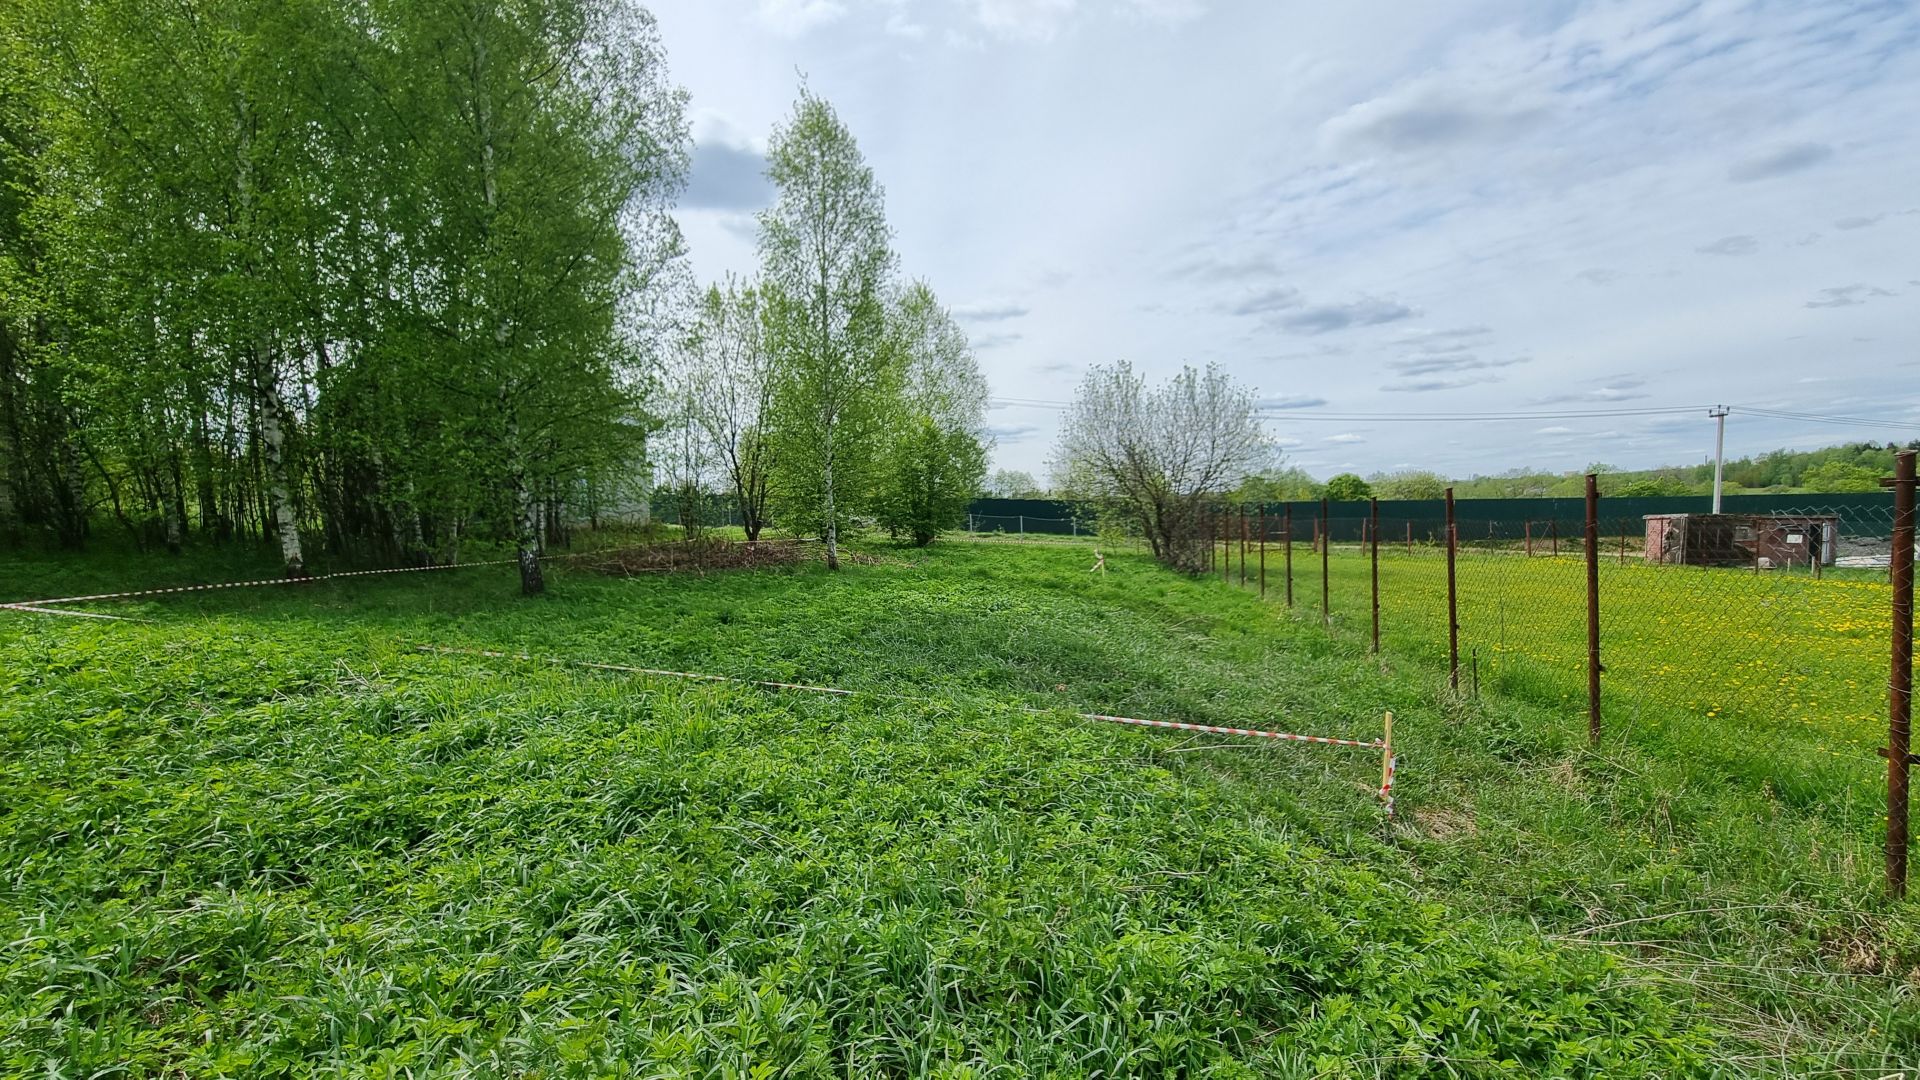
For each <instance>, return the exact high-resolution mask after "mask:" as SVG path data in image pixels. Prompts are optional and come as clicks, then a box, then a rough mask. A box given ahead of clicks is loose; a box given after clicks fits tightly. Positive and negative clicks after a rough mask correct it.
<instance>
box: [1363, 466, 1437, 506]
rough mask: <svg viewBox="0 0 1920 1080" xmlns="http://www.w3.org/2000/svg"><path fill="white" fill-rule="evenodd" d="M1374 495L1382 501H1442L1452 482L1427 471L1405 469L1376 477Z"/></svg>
mask: <svg viewBox="0 0 1920 1080" xmlns="http://www.w3.org/2000/svg"><path fill="white" fill-rule="evenodd" d="M1371 485H1372V487H1373V494H1375V495H1377V496H1379V497H1380V498H1381V499H1383V500H1385V499H1442V498H1445V497H1446V494H1447V488H1449V487H1451V486H1452V481H1450V480H1448V479H1447V478H1446V477H1444V476H1441V475H1440V474H1439V473H1436V472H1428V471H1426V470H1425V469H1405V470H1402V471H1400V472H1396V473H1384V474H1379V475H1376V476H1374V478H1373V480H1372V481H1371Z"/></svg>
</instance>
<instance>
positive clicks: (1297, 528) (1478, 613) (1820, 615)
mask: <svg viewBox="0 0 1920 1080" xmlns="http://www.w3.org/2000/svg"><path fill="white" fill-rule="evenodd" d="M1620 503H1621V504H1624V505H1620V506H1619V507H1618V509H1617V510H1611V511H1610V507H1609V504H1608V500H1607V499H1606V498H1605V497H1604V494H1602V497H1601V498H1600V499H1599V500H1598V504H1597V505H1598V512H1597V514H1596V516H1595V529H1594V532H1595V536H1594V540H1593V547H1594V552H1595V555H1596V560H1595V562H1596V563H1597V565H1595V566H1594V567H1593V571H1594V574H1595V579H1596V583H1597V586H1598V587H1597V591H1596V592H1595V593H1594V595H1595V596H1596V597H1597V609H1598V610H1597V621H1598V633H1599V653H1600V661H1601V671H1602V676H1601V695H1600V701H1601V709H1600V714H1601V729H1600V730H1601V731H1602V733H1603V738H1604V739H1605V740H1617V739H1634V740H1641V739H1645V740H1657V741H1658V743H1659V744H1660V745H1661V746H1663V747H1664V748H1666V749H1667V750H1668V751H1672V752H1677V753H1680V754H1684V755H1687V756H1688V757H1689V758H1691V759H1693V760H1696V761H1700V762H1724V763H1726V764H1727V765H1728V766H1729V767H1730V771H1729V773H1728V775H1733V774H1735V773H1738V774H1741V775H1746V776H1749V777H1758V778H1760V779H1761V780H1762V781H1763V782H1764V783H1765V785H1766V787H1767V790H1768V791H1769V792H1770V793H1771V794H1773V795H1775V796H1776V797H1778V798H1780V799H1781V800H1782V801H1783V802H1784V803H1787V804H1798V805H1813V804H1820V805H1825V806H1828V807H1830V808H1838V809H1840V810H1841V812H1842V814H1843V815H1844V816H1846V817H1848V818H1849V819H1852V818H1854V817H1856V816H1858V817H1859V818H1860V820H1861V821H1866V820H1869V819H1873V818H1877V817H1878V815H1879V811H1878V810H1877V809H1875V808H1876V807H1877V806H1878V805H1879V804H1880V803H1881V802H1882V800H1883V798H1884V794H1883V793H1884V791H1885V784H1886V779H1885V772H1886V764H1885V762H1884V760H1883V759H1882V757H1881V756H1879V754H1878V753H1877V752H1878V751H1879V750H1881V748H1883V747H1884V746H1885V744H1886V739H1887V737H1888V736H1887V723H1888V720H1887V717H1888V704H1889V702H1888V693H1889V691H1888V675H1887V660H1888V649H1889V628H1890V625H1891V622H1892V620H1891V619H1890V616H1889V612H1890V608H1891V605H1892V602H1893V592H1894V590H1893V586H1892V584H1891V582H1890V581H1889V566H1890V564H1891V563H1892V562H1893V558H1892V556H1893V543H1894V540H1893V537H1894V532H1895V529H1894V509H1893V504H1892V502H1891V501H1888V502H1886V503H1885V504H1876V505H1862V503H1863V500H1860V499H1850V500H1848V501H1846V502H1845V503H1838V504H1829V503H1822V502H1820V501H1819V500H1818V499H1817V498H1816V499H1810V500H1808V501H1807V502H1806V503H1804V504H1800V505H1793V504H1787V505H1776V506H1772V507H1769V508H1768V509H1767V511H1766V512H1763V513H1758V512H1741V513H1732V514H1723V515H1712V514H1699V513H1690V514H1645V513H1631V512H1623V511H1628V510H1638V509H1640V507H1638V506H1634V505H1633V504H1632V503H1630V502H1628V501H1627V500H1620ZM1573 507H1574V508H1575V509H1574V512H1573V513H1571V514H1567V513H1560V514H1558V515H1552V514H1549V515H1545V516H1539V517H1526V516H1516V517H1493V516H1488V515H1484V514H1482V515H1473V516H1468V515H1458V516H1456V518H1455V521H1454V535H1455V545H1454V550H1453V553H1452V555H1453V557H1452V560H1451V563H1452V566H1451V575H1452V577H1453V584H1452V588H1451V589H1449V582H1448V578H1449V558H1448V543H1447V528H1446V525H1445V523H1444V520H1442V521H1439V522H1436V521H1435V520H1434V519H1433V517H1432V514H1431V511H1430V508H1429V507H1427V506H1425V505H1421V506H1419V507H1411V506H1409V507H1408V508H1407V511H1408V512H1404V513H1403V512H1400V510H1401V508H1400V507H1398V506H1396V504H1394V503H1390V502H1383V503H1380V504H1379V505H1378V508H1377V511H1374V512H1370V513H1368V514H1366V515H1365V516H1355V515H1354V514H1352V513H1351V512H1350V511H1351V509H1352V507H1351V504H1348V505H1347V506H1342V507H1338V508H1337V509H1339V510H1341V511H1348V512H1346V513H1342V514H1340V515H1339V516H1328V515H1327V514H1326V510H1325V508H1324V507H1323V505H1322V504H1318V503H1294V504H1289V505H1283V506H1280V507H1273V506H1268V507H1262V508H1248V509H1247V510H1246V511H1245V512H1244V515H1243V513H1242V511H1241V509H1240V508H1237V507H1236V508H1226V509H1223V510H1222V511H1221V513H1220V514H1218V515H1217V516H1216V520H1215V521H1214V523H1213V524H1212V526H1211V528H1210V533H1211V535H1212V536H1213V538H1214V541H1215V542H1214V550H1215V556H1214V558H1213V560H1212V562H1211V566H1212V569H1213V572H1214V573H1216V574H1219V575H1220V576H1221V577H1222V579H1223V580H1225V581H1228V582H1230V583H1235V584H1238V583H1240V582H1241V581H1242V577H1241V571H1240V558H1241V555H1240V546H1241V543H1242V536H1243V535H1244V536H1245V537H1247V542H1248V544H1249V553H1248V555H1247V559H1248V565H1249V566H1256V567H1257V566H1258V565H1259V563H1260V552H1261V550H1262V549H1263V548H1264V550H1265V562H1266V566H1267V576H1266V586H1265V595H1266V597H1267V598H1268V599H1269V600H1270V601H1275V602H1279V603H1282V604H1286V603H1289V602H1290V604H1291V606H1292V607H1293V608H1294V609H1295V610H1296V612H1298V613H1299V614H1301V615H1303V616H1305V617H1307V618H1310V619H1313V618H1317V619H1320V620H1324V621H1325V623H1326V624H1327V625H1328V627H1329V628H1330V629H1332V630H1335V631H1338V632H1340V633H1343V634H1351V635H1355V636H1357V637H1359V638H1361V639H1362V640H1364V641H1366V642H1367V643H1368V645H1369V647H1372V646H1373V645H1374V643H1375V642H1376V641H1377V642H1378V647H1379V648H1381V649H1383V650H1384V651H1387V652H1389V653H1398V654H1402V655H1410V656H1417V657H1420V658H1422V659H1424V660H1427V661H1434V662H1438V663H1439V664H1441V665H1443V666H1447V667H1448V669H1449V670H1450V671H1452V670H1454V669H1452V668H1451V665H1452V664H1453V663H1454V662H1455V661H1454V658H1455V656H1456V655H1457V663H1458V668H1457V679H1458V683H1457V685H1458V687H1459V690H1460V692H1461V693H1463V694H1466V695H1475V694H1479V693H1482V692H1500V693H1503V694H1508V695H1513V696H1518V697H1520V698H1523V699H1526V700H1531V701H1534V702H1536V703H1540V704H1545V705H1548V706H1551V707H1556V708H1564V709H1565V710H1567V711H1568V712H1569V713H1572V714H1575V715H1584V714H1586V713H1587V710H1588V701H1589V698H1588V675H1589V663H1588V615H1589V612H1588V603H1589V588H1588V572H1589V568H1588V560H1587V547H1588V540H1587V521H1586V515H1585V513H1584V512H1582V508H1579V507H1578V504H1577V503H1575V504H1573ZM1415 511H1417V512H1415ZM1376 514H1377V516H1376ZM1243 522H1244V524H1243ZM1289 524H1290V528H1289ZM1243 530H1244V533H1243ZM1289 548H1290V549H1291V554H1290V557H1289V554H1288V549H1289ZM1289 564H1290V565H1291V573H1290V574H1289V573H1288V571H1287V569H1286V567H1287V566H1288V565H1289ZM1246 580H1247V584H1248V585H1249V587H1257V586H1258V580H1257V575H1255V576H1250V577H1249V578H1248V579H1246ZM1376 582H1377V585H1376ZM1376 603H1377V605H1378V610H1377V613H1376V611H1375V605H1376ZM1450 609H1451V610H1450ZM1450 617H1451V619H1453V620H1454V621H1455V622H1456V624H1457V631H1456V632H1455V633H1456V635H1457V636H1454V637H1450V634H1449V620H1450ZM1376 626H1377V629H1376ZM1456 649H1457V653H1456ZM1881 820H1884V819H1881ZM1863 831H1870V830H1863ZM1862 839H1863V840H1864V839H1865V838H1864V836H1863V837H1862Z"/></svg>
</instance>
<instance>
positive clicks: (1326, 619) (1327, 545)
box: [1320, 499, 1333, 629]
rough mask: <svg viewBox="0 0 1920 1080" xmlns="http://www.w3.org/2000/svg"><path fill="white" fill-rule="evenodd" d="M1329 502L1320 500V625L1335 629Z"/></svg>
mask: <svg viewBox="0 0 1920 1080" xmlns="http://www.w3.org/2000/svg"><path fill="white" fill-rule="evenodd" d="M1327 506H1328V501H1327V500H1326V499H1321V500H1320V625H1322V626H1324V627H1326V628H1328V629H1332V628H1333V605H1332V603H1331V601H1332V599H1333V589H1332V587H1331V586H1330V585H1329V584H1328V582H1327V562H1328V555H1329V553H1331V552H1332V551H1333V532H1332V526H1333V519H1332V518H1330V517H1328V516H1327Z"/></svg>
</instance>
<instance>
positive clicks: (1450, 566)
mask: <svg viewBox="0 0 1920 1080" xmlns="http://www.w3.org/2000/svg"><path fill="white" fill-rule="evenodd" d="M1458 541H1459V530H1458V529H1456V528H1455V527H1454V522H1453V489H1452V488H1448V489H1447V684H1448V685H1449V686H1451V687H1452V688H1453V689H1454V690H1456V691H1457V690H1459V689H1460V583H1459V577H1458V575H1457V574H1456V572H1455V569H1454V559H1455V550H1456V549H1457V548H1458V547H1459V543H1458Z"/></svg>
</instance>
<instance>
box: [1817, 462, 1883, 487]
mask: <svg viewBox="0 0 1920 1080" xmlns="http://www.w3.org/2000/svg"><path fill="white" fill-rule="evenodd" d="M1891 475H1893V464H1892V462H1888V463H1887V464H1886V465H1885V466H1881V465H1879V464H1878V463H1877V462H1876V463H1874V464H1862V463H1859V462H1850V461H1843V460H1838V459H1833V460H1828V461H1823V462H1821V463H1820V464H1818V465H1815V466H1814V467H1812V468H1810V469H1808V470H1807V471H1806V472H1804V473H1802V474H1800V486H1802V487H1804V488H1806V489H1807V490H1808V491H1879V490H1880V480H1881V478H1882V477H1886V476H1891Z"/></svg>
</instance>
